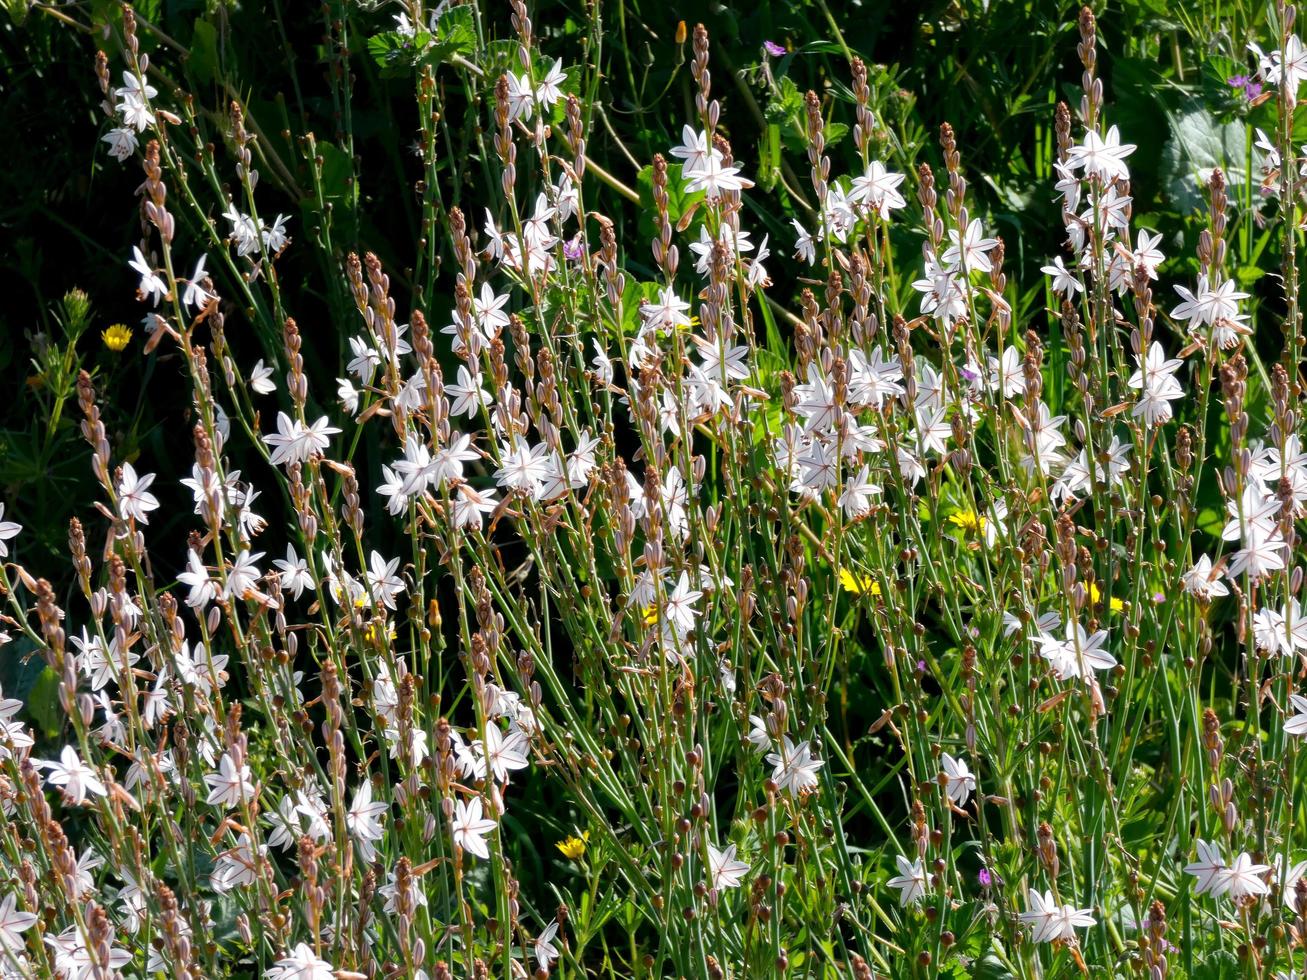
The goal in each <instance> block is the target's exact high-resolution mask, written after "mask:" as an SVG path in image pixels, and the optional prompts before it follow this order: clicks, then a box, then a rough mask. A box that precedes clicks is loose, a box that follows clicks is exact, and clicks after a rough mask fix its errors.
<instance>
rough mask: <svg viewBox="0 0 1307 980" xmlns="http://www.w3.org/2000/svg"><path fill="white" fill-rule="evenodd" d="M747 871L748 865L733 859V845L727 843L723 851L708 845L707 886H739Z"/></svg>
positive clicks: (716, 887) (720, 887)
mask: <svg viewBox="0 0 1307 980" xmlns="http://www.w3.org/2000/svg"><path fill="white" fill-rule="evenodd" d="M748 873H749V865H748V864H747V863H745V862H744V861H737V860H735V845H734V844H727V845H726V849H725V850H723V851H719V850H717V848H716V847H714V846H713V845H712V844H711V843H710V844H709V845H708V880H709V882H710V884H709V885H708V887H709V888H712V889H722V888H739V887H740V882H741V881H743V880H744V876H745V875H746V874H748Z"/></svg>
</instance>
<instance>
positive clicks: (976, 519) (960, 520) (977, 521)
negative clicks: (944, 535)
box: [948, 510, 985, 534]
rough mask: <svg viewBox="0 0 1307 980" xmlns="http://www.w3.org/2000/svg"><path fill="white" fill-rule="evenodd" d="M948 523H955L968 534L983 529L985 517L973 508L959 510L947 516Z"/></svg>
mask: <svg viewBox="0 0 1307 980" xmlns="http://www.w3.org/2000/svg"><path fill="white" fill-rule="evenodd" d="M948 519H949V523H950V524H956V525H957V526H958V527H960V528H962V530H964V531H966V532H967V533H968V534H979V533H980V532H982V531H984V530H985V518H984V516H983V515H981V514H977V513H976V512H975V511H974V510H959V511H955V512H954V513H952V514H949V516H948Z"/></svg>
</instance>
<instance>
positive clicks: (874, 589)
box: [840, 568, 880, 595]
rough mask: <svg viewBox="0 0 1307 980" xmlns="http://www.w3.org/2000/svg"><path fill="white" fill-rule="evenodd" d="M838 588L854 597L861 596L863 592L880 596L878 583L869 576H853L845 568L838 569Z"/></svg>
mask: <svg viewBox="0 0 1307 980" xmlns="http://www.w3.org/2000/svg"><path fill="white" fill-rule="evenodd" d="M840 586H841V587H842V588H843V589H844V591H845V592H852V593H853V594H854V595H861V594H862V593H864V592H868V593H870V594H871V595H880V583H879V582H877V581H876V580H875V579H874V578H872V577H871V576H870V575H854V574H853V573H852V572H851V571H849V570H848V569H847V568H841V569H840Z"/></svg>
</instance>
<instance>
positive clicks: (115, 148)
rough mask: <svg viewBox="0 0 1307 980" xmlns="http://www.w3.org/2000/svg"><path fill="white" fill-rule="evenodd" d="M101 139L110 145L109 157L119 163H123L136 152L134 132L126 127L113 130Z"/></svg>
mask: <svg viewBox="0 0 1307 980" xmlns="http://www.w3.org/2000/svg"><path fill="white" fill-rule="evenodd" d="M100 139H101V140H102V141H103V142H105V143H108V144H109V156H111V157H113V158H114V159H115V160H117V161H118V162H119V163H122V162H123V161H124V160H126V159H127V158H128V157H130V156H131V155H132V154H133V153H135V152H136V146H137V140H136V133H135V131H134V130H131V129H128V128H127V127H126V126H119V127H118V128H117V129H111V130H109V132H107V133H105V134H104V135H103V136H101V137H100Z"/></svg>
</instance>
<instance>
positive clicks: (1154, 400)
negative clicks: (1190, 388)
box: [1126, 340, 1184, 425]
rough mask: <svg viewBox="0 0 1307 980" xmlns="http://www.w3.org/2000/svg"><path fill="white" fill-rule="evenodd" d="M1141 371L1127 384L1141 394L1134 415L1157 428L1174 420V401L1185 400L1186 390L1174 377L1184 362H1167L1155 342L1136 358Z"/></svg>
mask: <svg viewBox="0 0 1307 980" xmlns="http://www.w3.org/2000/svg"><path fill="white" fill-rule="evenodd" d="M1135 360H1136V362H1137V363H1138V364H1139V370H1137V371H1135V373H1134V374H1132V375H1130V379H1129V380H1128V381H1127V382H1126V384H1128V385H1129V386H1130V387H1131V388H1134V389H1135V390H1136V391H1138V392H1139V393H1140V395H1139V401H1138V402H1137V403H1136V404H1135V408H1134V413H1133V414H1135V415H1142V416H1143V418H1144V421H1145V422H1147V423H1148V424H1149V425H1157V424H1159V423H1161V422H1166V421H1168V420H1169V419H1170V418H1171V402H1173V401H1175V400H1176V399H1178V398H1183V397H1184V389H1183V388H1182V387H1180V382H1179V381H1177V380H1176V378H1175V372H1176V371H1178V370H1180V368H1181V367H1182V366H1183V365H1184V361H1181V360H1179V359H1178V358H1171V359H1169V360H1168V359H1167V356H1166V352H1165V351H1164V350H1163V349H1162V345H1161V344H1160V343H1158V342H1157V341H1156V340H1154V341H1153V343H1152V345H1151V346H1150V347H1149V348H1148V354H1147V356H1145V357H1144V358H1142V359H1140V358H1136V359H1135Z"/></svg>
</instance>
